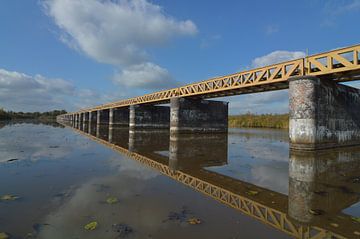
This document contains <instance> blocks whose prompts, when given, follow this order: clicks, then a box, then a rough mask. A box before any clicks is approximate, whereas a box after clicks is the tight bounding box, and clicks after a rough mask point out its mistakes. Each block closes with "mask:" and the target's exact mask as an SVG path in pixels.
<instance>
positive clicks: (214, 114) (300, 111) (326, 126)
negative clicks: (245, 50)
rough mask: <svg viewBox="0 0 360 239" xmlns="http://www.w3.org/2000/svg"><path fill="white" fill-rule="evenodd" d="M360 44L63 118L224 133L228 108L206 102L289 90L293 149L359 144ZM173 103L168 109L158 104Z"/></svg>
mask: <svg viewBox="0 0 360 239" xmlns="http://www.w3.org/2000/svg"><path fill="white" fill-rule="evenodd" d="M359 79H360V45H355V46H351V47H346V48H341V49H336V50H333V51H329V52H325V53H321V54H316V55H311V56H307V57H305V58H301V59H296V60H292V61H287V62H283V63H279V64H274V65H270V66H265V67H261V68H256V69H253V70H247V71H243V72H239V73H235V74H231V75H227V76H223V77H215V78H212V79H209V80H205V81H201V82H197V83H192V84H189V85H185V86H181V87H177V88H172V89H168V90H164V91H159V92H154V93H151V94H146V95H143V96H139V97H134V98H130V99H125V100H120V101H116V102H112V103H107V104H103V105H99V106H95V107H91V108H86V109H81V110H79V111H76V112H72V113H68V114H64V115H60V116H59V119H61V120H68V121H73V122H76V123H78V124H83V123H87V122H89V123H90V124H110V125H124V126H130V130H135V129H149V128H170V132H171V133H172V134H177V133H189V132H190V133H193V132H205V133H209V132H210V133H214V132H226V131H227V127H228V103H227V102H221V101H213V100H206V99H208V98H217V97H224V96H232V95H241V94H249V93H260V92H265V91H273V90H281V89H287V88H288V89H289V106H290V107H289V110H290V126H289V132H290V134H289V135H290V146H291V148H293V149H301V150H316V149H323V148H333V147H338V146H349V145H357V144H360V107H359V105H360V90H359V89H356V88H353V87H350V86H346V85H343V84H341V82H346V81H355V80H359ZM164 103H170V107H169V106H159V104H164Z"/></svg>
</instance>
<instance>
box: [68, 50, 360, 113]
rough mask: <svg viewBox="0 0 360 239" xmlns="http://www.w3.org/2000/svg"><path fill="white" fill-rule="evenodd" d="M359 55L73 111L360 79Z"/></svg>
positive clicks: (339, 54)
mask: <svg viewBox="0 0 360 239" xmlns="http://www.w3.org/2000/svg"><path fill="white" fill-rule="evenodd" d="M359 56H360V45H355V46H351V47H346V48H341V49H336V50H333V51H329V52H325V53H321V54H316V55H311V56H308V57H305V58H300V59H297V60H292V61H287V62H282V63H279V64H274V65H270V66H265V67H260V68H256V69H252V70H247V71H243V72H239V73H235V74H231V75H227V76H222V77H215V78H212V79H209V80H205V81H201V82H196V83H192V84H188V85H185V86H181V87H178V88H172V89H168V90H163V91H158V92H154V93H151V94H146V95H143V96H138V97H134V98H130V99H125V100H120V101H116V102H112V103H107V104H103V105H99V106H95V107H90V108H86V109H81V110H79V111H77V112H73V113H82V112H87V111H96V110H104V109H110V108H116V107H126V106H129V105H136V104H148V103H167V102H169V101H170V99H171V98H173V97H199V98H215V97H224V96H231V95H240V94H245V93H251V92H252V91H256V92H262V91H267V90H277V89H284V88H287V87H288V86H287V85H286V84H287V81H288V79H289V78H291V77H295V76H307V75H309V76H319V77H327V78H332V79H334V80H337V81H351V80H360V59H359ZM256 89H257V90H256ZM259 89H260V90H259ZM73 113H68V114H65V115H69V114H73Z"/></svg>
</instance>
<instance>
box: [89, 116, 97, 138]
mask: <svg viewBox="0 0 360 239" xmlns="http://www.w3.org/2000/svg"><path fill="white" fill-rule="evenodd" d="M96 113H97V112H96V111H90V112H89V128H88V133H89V134H91V133H92V128H93V126H94V125H96V120H97V116H96Z"/></svg>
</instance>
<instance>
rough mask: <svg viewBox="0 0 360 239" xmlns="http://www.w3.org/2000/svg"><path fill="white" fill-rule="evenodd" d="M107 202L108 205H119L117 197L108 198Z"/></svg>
mask: <svg viewBox="0 0 360 239" xmlns="http://www.w3.org/2000/svg"><path fill="white" fill-rule="evenodd" d="M106 202H107V203H108V204H115V203H118V202H119V200H118V199H117V198H116V197H108V198H107V199H106Z"/></svg>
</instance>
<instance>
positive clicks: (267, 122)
mask: <svg viewBox="0 0 360 239" xmlns="http://www.w3.org/2000/svg"><path fill="white" fill-rule="evenodd" d="M229 127H230V128H240V127H252V128H276V129H287V128H289V114H250V113H247V114H243V115H230V116H229Z"/></svg>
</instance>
